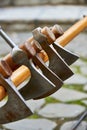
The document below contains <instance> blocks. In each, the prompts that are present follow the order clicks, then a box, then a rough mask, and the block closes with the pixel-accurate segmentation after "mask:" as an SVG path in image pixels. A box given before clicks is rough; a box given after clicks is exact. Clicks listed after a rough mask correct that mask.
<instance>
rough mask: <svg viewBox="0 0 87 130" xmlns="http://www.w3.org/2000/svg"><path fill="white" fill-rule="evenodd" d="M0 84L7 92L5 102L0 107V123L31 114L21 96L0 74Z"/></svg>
mask: <svg viewBox="0 0 87 130" xmlns="http://www.w3.org/2000/svg"><path fill="white" fill-rule="evenodd" d="M0 85H2V86H3V87H4V88H5V89H6V90H7V93H8V101H7V103H6V104H5V105H4V106H2V107H1V108H0V124H5V123H9V122H13V121H17V120H20V119H23V118H26V117H28V116H30V115H31V114H32V112H31V110H30V109H29V107H28V106H27V104H26V102H25V101H24V99H23V97H22V96H21V95H20V93H19V92H18V90H17V89H16V87H15V86H14V85H13V84H12V83H11V82H10V80H8V79H4V78H3V77H2V76H1V75H0Z"/></svg>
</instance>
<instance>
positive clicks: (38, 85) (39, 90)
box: [12, 47, 55, 100]
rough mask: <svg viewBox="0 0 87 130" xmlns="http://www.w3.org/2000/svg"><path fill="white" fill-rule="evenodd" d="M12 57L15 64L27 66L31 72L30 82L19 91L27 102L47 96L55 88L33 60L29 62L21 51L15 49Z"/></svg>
mask: <svg viewBox="0 0 87 130" xmlns="http://www.w3.org/2000/svg"><path fill="white" fill-rule="evenodd" d="M12 57H13V60H14V62H15V63H17V64H19V65H25V66H27V67H28V68H29V69H30V72H31V79H30V81H29V82H28V83H27V85H25V86H24V87H23V88H21V89H20V90H19V91H20V93H21V94H22V96H23V97H24V98H25V99H26V100H29V99H32V98H37V97H39V96H41V95H43V94H46V93H47V92H50V91H51V90H52V89H53V88H54V87H55V85H54V84H53V83H52V82H51V81H49V80H48V79H47V78H46V77H45V76H44V75H43V74H41V73H40V72H39V71H38V70H37V69H36V67H35V66H34V64H33V62H32V60H28V57H27V55H26V54H25V53H24V52H23V51H22V50H21V49H19V48H17V47H15V48H14V49H13V51H12ZM20 59H22V60H20Z"/></svg>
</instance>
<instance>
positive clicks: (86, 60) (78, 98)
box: [0, 7, 87, 130]
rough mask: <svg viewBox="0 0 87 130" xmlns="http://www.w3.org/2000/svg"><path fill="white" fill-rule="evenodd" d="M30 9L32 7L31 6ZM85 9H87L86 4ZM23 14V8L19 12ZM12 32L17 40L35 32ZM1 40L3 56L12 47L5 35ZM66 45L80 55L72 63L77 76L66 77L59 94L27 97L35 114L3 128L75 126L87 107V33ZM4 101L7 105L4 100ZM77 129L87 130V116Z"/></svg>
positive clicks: (45, 129)
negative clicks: (34, 98)
mask: <svg viewBox="0 0 87 130" xmlns="http://www.w3.org/2000/svg"><path fill="white" fill-rule="evenodd" d="M78 8H79V7H78ZM82 8H83V7H82ZM82 8H81V9H82ZM16 9H17V8H16ZM22 9H23V8H22ZM69 9H71V10H70V11H71V12H72V10H73V9H75V8H73V9H72V8H69ZM79 9H80V8H79ZM9 10H10V9H9ZM19 10H21V9H19ZM26 10H28V8H27V9H26ZM61 10H62V9H61ZM85 10H87V8H86V7H85ZM3 11H5V12H6V11H7V10H6V9H5V10H4V9H2V15H1V12H0V15H1V18H3V19H5V16H3ZM17 11H18V10H17ZM74 11H75V10H74ZM37 12H38V11H37ZM37 12H36V13H37ZM66 12H67V11H66ZM78 12H79V11H77V14H79V13H78ZM6 14H7V16H6V17H7V18H9V20H10V16H9V15H8V12H7V13H6ZM67 14H68V12H67ZM71 14H72V13H71ZM77 14H73V15H74V17H73V18H77ZM19 15H20V11H19V14H18V16H19ZM43 16H45V15H43ZM20 17H21V16H20ZM23 17H25V16H23ZM50 17H51V16H50ZM54 17H55V16H54ZM62 17H63V16H62ZM67 17H68V16H67ZM13 18H14V16H13ZM21 18H22V17H21ZM67 19H68V18H67ZM77 19H78V18H77ZM77 19H76V20H77ZM11 20H12V19H11ZM74 20H75V19H74ZM25 21H26V19H25ZM54 21H55V19H54ZM72 22H73V21H72ZM34 27H35V26H34ZM22 29H23V28H22ZM8 35H10V37H11V38H12V39H13V41H14V42H15V43H16V44H20V43H23V42H24V41H25V40H26V39H27V38H28V37H29V36H31V33H29V32H25V31H23V32H15V31H14V32H8ZM0 43H2V44H0V57H3V56H4V55H6V54H7V53H8V52H9V51H10V50H11V49H10V47H8V45H6V43H5V42H4V40H2V39H1V38H0ZM4 48H5V51H4ZM66 48H67V49H69V50H70V51H72V52H74V53H76V54H78V55H79V56H80V59H79V60H78V61H77V62H75V63H74V64H73V65H71V66H70V68H71V69H72V70H73V72H74V73H75V74H74V76H72V77H71V78H69V79H68V80H66V81H65V82H64V85H63V87H62V88H61V89H60V90H59V91H57V92H56V93H55V94H52V95H51V96H49V97H47V98H44V99H41V100H37V101H36V100H30V101H27V104H28V106H29V107H30V109H31V110H32V111H33V112H34V114H33V115H32V116H30V117H28V118H26V119H24V120H20V121H17V122H15V123H9V124H4V125H2V126H0V128H1V129H0V130H19V129H21V130H71V129H72V126H73V124H75V123H76V121H77V120H78V118H79V117H80V116H81V115H82V114H83V112H84V111H85V110H86V109H87V33H81V34H80V35H79V36H77V37H76V38H75V39H74V40H73V41H72V42H71V43H70V44H69V45H67V46H66ZM0 105H3V102H2V103H1V104H0ZM77 130H87V120H84V121H83V122H82V123H81V124H80V126H79V127H78V129H77Z"/></svg>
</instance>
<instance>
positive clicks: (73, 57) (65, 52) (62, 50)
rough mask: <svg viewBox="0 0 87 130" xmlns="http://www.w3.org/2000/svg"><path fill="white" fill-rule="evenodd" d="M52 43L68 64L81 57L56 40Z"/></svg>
mask: <svg viewBox="0 0 87 130" xmlns="http://www.w3.org/2000/svg"><path fill="white" fill-rule="evenodd" d="M52 45H53V47H54V48H55V50H56V51H57V52H58V53H59V55H60V56H61V57H62V58H63V59H64V61H65V62H66V63H67V64H68V65H71V64H73V63H74V62H75V61H76V60H77V59H78V58H79V57H78V56H77V55H75V54H74V53H71V52H70V51H68V50H66V49H65V48H63V47H62V46H60V45H58V43H56V42H54V43H53V44H52Z"/></svg>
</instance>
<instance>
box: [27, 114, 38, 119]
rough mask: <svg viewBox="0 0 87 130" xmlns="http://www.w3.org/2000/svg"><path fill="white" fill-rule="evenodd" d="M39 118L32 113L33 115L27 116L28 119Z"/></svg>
mask: <svg viewBox="0 0 87 130" xmlns="http://www.w3.org/2000/svg"><path fill="white" fill-rule="evenodd" d="M38 118H40V117H39V115H38V114H37V113H34V114H33V115H31V116H29V117H28V119H38Z"/></svg>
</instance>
